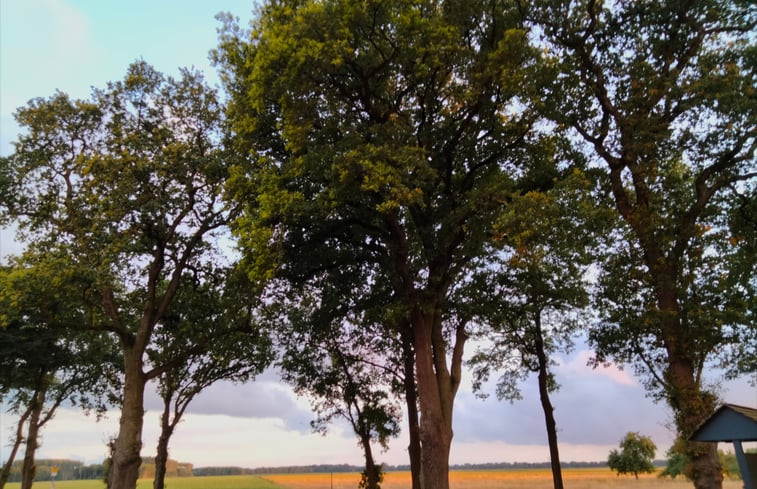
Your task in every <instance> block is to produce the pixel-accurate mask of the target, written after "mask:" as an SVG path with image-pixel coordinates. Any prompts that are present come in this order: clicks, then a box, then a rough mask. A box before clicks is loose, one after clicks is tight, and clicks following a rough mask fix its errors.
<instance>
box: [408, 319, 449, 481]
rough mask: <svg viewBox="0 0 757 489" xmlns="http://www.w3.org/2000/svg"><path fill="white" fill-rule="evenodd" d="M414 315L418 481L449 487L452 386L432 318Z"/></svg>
mask: <svg viewBox="0 0 757 489" xmlns="http://www.w3.org/2000/svg"><path fill="white" fill-rule="evenodd" d="M415 316H416V317H415V318H414V319H413V333H414V340H415V345H414V346H415V359H416V362H415V370H416V383H417V387H418V400H419V405H420V417H421V422H420V441H421V447H422V452H421V468H422V470H421V473H422V480H421V484H422V486H423V487H424V488H429V489H431V488H433V489H449V452H450V447H451V444H452V404H453V389H452V385H451V379H450V375H449V372H448V371H446V369H445V368H444V364H443V362H446V359H442V358H438V355H442V354H443V352H440V351H435V349H434V344H433V340H432V335H433V333H434V331H433V328H434V319H433V318H429V317H424V316H423V315H422V314H420V313H416V314H415Z"/></svg>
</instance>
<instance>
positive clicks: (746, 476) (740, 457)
mask: <svg viewBox="0 0 757 489" xmlns="http://www.w3.org/2000/svg"><path fill="white" fill-rule="evenodd" d="M733 447H734V448H735V449H736V461H737V462H738V463H739V471H740V472H741V480H742V481H743V482H744V489H757V486H755V485H754V479H753V478H752V474H751V473H749V465H748V464H747V462H746V456H745V455H744V448H743V447H742V446H741V440H733ZM755 475H757V474H755Z"/></svg>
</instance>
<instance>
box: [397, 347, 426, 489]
mask: <svg viewBox="0 0 757 489" xmlns="http://www.w3.org/2000/svg"><path fill="white" fill-rule="evenodd" d="M402 350H403V355H404V359H405V364H404V379H403V380H404V387H405V404H406V405H407V424H408V435H409V438H410V443H409V444H408V447H407V451H408V455H409V457H410V477H411V479H412V489H423V486H422V484H421V438H420V425H419V421H418V395H417V392H416V390H415V360H414V357H413V345H412V338H408V335H406V334H404V333H403V335H402Z"/></svg>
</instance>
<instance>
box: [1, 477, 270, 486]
mask: <svg viewBox="0 0 757 489" xmlns="http://www.w3.org/2000/svg"><path fill="white" fill-rule="evenodd" d="M5 487H6V488H7V489H19V487H21V484H20V483H18V482H15V483H13V482H10V483H8V484H7V485H6V486H5ZM32 487H33V489H50V482H49V481H43V482H35V483H34V485H33V486H32ZM55 489H105V484H104V483H103V482H102V481H98V480H89V481H58V482H55ZM137 489H152V479H142V480H140V481H139V482H138V483H137ZM166 489H283V488H282V486H278V485H276V484H274V483H273V482H269V481H267V480H265V479H261V478H260V477H257V476H251V475H229V476H214V477H180V478H168V479H166Z"/></svg>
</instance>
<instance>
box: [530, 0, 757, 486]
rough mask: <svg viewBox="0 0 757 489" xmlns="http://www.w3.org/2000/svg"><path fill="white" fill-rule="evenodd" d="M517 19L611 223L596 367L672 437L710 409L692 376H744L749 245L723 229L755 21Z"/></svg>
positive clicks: (711, 1)
mask: <svg viewBox="0 0 757 489" xmlns="http://www.w3.org/2000/svg"><path fill="white" fill-rule="evenodd" d="M524 13H525V15H526V17H527V18H528V19H529V24H530V25H532V26H534V27H535V28H537V29H538V30H539V32H540V34H541V37H540V39H539V42H540V43H541V44H542V45H543V47H544V53H545V58H546V59H547V60H548V62H549V63H550V64H551V66H553V67H554V69H555V71H556V73H557V75H556V76H555V78H554V83H553V84H552V85H551V86H552V87H553V88H554V95H555V97H553V98H551V99H550V101H549V102H548V103H546V104H545V105H544V108H545V110H546V111H547V113H549V116H550V118H551V119H552V120H553V121H554V122H555V123H556V124H558V125H559V126H560V127H562V128H566V129H570V130H571V131H572V133H573V134H574V135H575V136H576V139H575V141H577V143H576V146H577V147H583V148H584V150H585V151H586V154H588V155H591V156H590V158H592V159H593V160H594V161H595V162H596V163H597V167H599V168H603V169H604V171H605V172H606V180H605V181H606V189H607V192H608V194H609V195H610V196H612V200H613V208H614V209H615V210H617V212H618V216H619V217H620V219H621V222H619V223H618V226H617V228H616V230H615V232H613V233H610V234H609V235H608V241H607V248H606V250H605V251H606V253H605V255H604V256H603V257H601V258H602V260H603V262H604V264H603V271H602V273H601V274H600V275H599V277H600V283H599V290H598V292H599V293H598V295H597V296H596V300H595V305H596V308H597V309H598V310H599V311H600V314H601V317H600V321H599V322H598V324H597V325H596V327H595V328H593V329H592V331H591V334H590V342H591V343H592V344H593V345H594V346H595V348H596V350H597V361H598V362H602V361H605V360H613V361H616V362H618V363H633V365H634V366H635V367H636V369H637V372H638V373H639V374H640V376H641V377H642V379H643V382H644V383H645V386H646V387H647V388H648V389H649V391H650V392H651V393H652V394H653V395H654V396H655V397H656V398H658V399H665V400H666V401H667V402H668V403H669V405H670V406H671V408H672V410H673V413H674V416H675V422H676V428H677V430H678V434H679V436H681V437H683V438H687V437H688V435H689V434H691V433H692V431H693V430H694V429H695V428H696V427H697V426H698V425H699V424H700V423H702V422H703V421H704V420H705V419H706V418H707V417H708V416H709V415H710V414H711V413H712V412H713V411H714V409H715V406H716V402H717V395H716V391H717V389H716V388H713V386H710V385H705V384H703V383H702V382H701V379H702V378H703V374H704V369H706V368H710V367H711V366H720V367H722V368H723V369H724V370H725V371H726V373H727V375H729V376H732V375H737V374H738V372H741V373H743V372H753V371H754V367H755V365H756V364H757V362H755V358H756V357H755V351H754V345H755V343H757V341H755V340H756V338H755V334H756V332H757V329H755V328H754V327H753V326H754V320H755V315H754V314H755V311H756V310H757V309H756V308H755V301H754V297H755V296H756V292H757V281H756V280H755V279H754V270H755V268H754V263H753V262H752V261H751V260H753V257H754V253H750V251H751V250H753V247H754V242H753V241H751V238H752V237H753V233H751V232H745V231H743V228H741V227H740V226H739V225H738V222H740V221H739V218H736V217H735V216H736V215H742V216H743V214H742V213H741V212H739V211H736V209H738V208H742V209H746V208H749V207H750V205H751V203H750V201H751V200H752V199H753V196H754V186H755V182H756V180H755V175H756V174H757V166H756V165H757V163H755V161H756V160H755V158H754V154H755V150H757V139H756V138H755V130H756V129H757V125H756V124H757V123H756V122H755V121H757V90H755V87H756V86H757V83H755V82H756V81H757V80H756V79H755V73H757V72H756V71H755V38H754V36H752V35H750V33H751V32H753V31H754V28H755V26H757V11H755V9H754V7H753V5H751V4H750V3H749V2H731V1H726V0H697V1H694V2H680V1H678V0H668V1H663V2H657V1H634V2H632V1H621V2H614V3H612V4H607V3H603V2H594V1H590V0H584V1H568V0H548V1H544V2H533V3H530V4H529V5H528V6H524ZM747 256H749V257H750V258H746V257H747ZM686 453H687V455H688V456H689V458H690V459H691V461H692V466H693V467H694V469H693V474H694V475H693V477H694V479H695V483H696V485H697V486H698V487H699V486H701V487H709V486H711V485H712V484H717V483H719V478H720V473H719V472H720V471H719V468H718V466H717V465H718V461H717V456H716V453H715V450H714V447H712V446H710V447H708V446H706V445H699V444H696V443H692V444H689V445H687V447H686Z"/></svg>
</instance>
